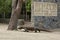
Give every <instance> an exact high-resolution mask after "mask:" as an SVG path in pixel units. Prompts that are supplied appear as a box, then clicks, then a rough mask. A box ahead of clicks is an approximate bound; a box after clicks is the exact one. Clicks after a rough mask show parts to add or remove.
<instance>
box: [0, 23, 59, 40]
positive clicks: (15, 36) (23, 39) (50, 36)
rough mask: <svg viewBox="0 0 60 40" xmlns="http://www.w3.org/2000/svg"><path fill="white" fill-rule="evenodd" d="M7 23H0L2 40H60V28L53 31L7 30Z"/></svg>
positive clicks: (0, 37) (0, 38) (0, 39)
mask: <svg viewBox="0 0 60 40" xmlns="http://www.w3.org/2000/svg"><path fill="white" fill-rule="evenodd" d="M7 27H8V25H7V24H0V40H60V29H57V30H56V31H55V30H54V31H53V32H51V33H50V32H42V31H41V32H40V33H34V32H22V31H7Z"/></svg>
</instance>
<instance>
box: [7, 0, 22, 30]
mask: <svg viewBox="0 0 60 40" xmlns="http://www.w3.org/2000/svg"><path fill="white" fill-rule="evenodd" d="M22 3H23V0H12V14H11V18H10V22H9V26H8V30H17V22H18V17H19V15H20V12H21V7H22Z"/></svg>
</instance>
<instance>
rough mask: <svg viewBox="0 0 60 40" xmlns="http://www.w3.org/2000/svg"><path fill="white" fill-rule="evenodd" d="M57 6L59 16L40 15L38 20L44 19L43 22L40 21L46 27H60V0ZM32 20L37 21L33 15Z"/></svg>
mask: <svg viewBox="0 0 60 40" xmlns="http://www.w3.org/2000/svg"><path fill="white" fill-rule="evenodd" d="M57 6H58V7H57V10H58V11H57V16H50V17H46V16H38V20H42V22H41V21H40V23H42V24H43V26H44V27H45V28H60V3H59V2H57ZM32 9H33V8H32ZM32 11H33V10H32ZM33 13H34V12H32V15H33ZM31 21H32V22H33V21H34V22H36V20H35V19H34V17H33V16H31Z"/></svg>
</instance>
